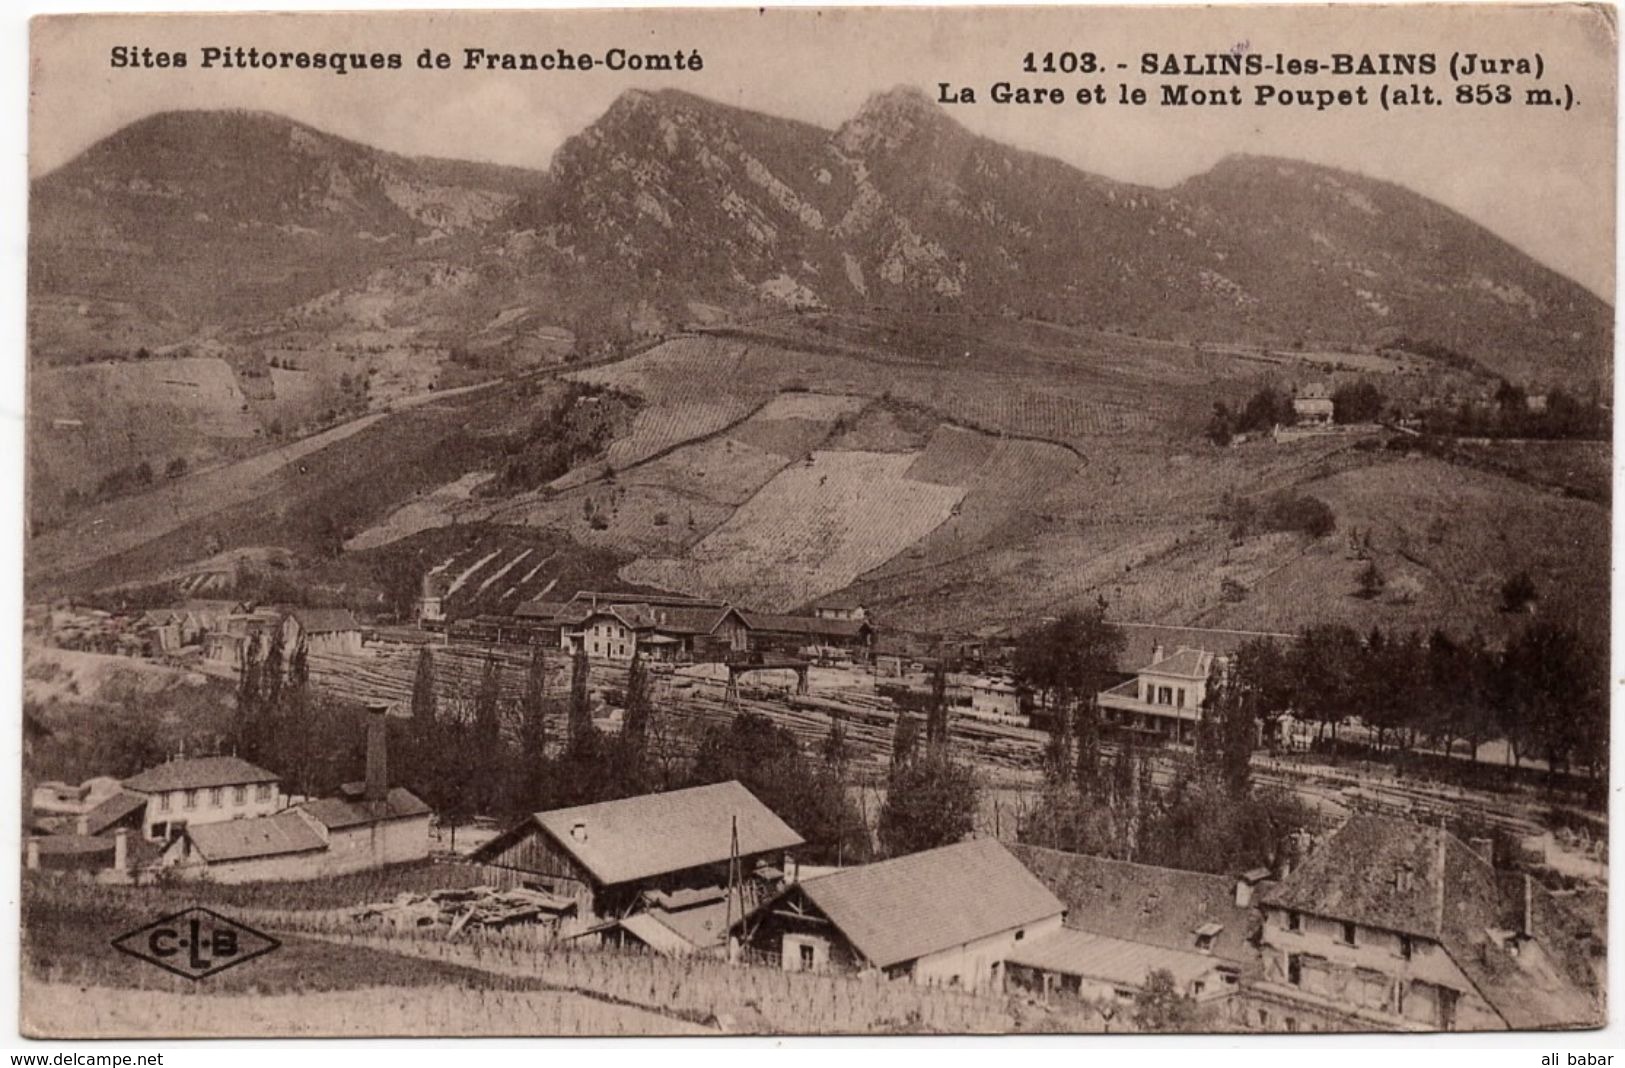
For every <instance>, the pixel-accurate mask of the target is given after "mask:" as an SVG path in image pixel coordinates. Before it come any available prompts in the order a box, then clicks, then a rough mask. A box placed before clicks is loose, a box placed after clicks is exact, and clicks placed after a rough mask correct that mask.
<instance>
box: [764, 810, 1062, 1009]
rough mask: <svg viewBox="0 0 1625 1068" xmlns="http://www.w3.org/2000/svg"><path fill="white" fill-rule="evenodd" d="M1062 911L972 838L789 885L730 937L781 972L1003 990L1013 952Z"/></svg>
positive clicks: (1017, 864)
mask: <svg viewBox="0 0 1625 1068" xmlns="http://www.w3.org/2000/svg"><path fill="white" fill-rule="evenodd" d="M1065 913H1066V906H1065V905H1064V904H1063V903H1062V902H1061V900H1060V899H1059V898H1057V897H1056V896H1055V895H1054V894H1053V893H1051V892H1050V891H1049V889H1048V888H1046V887H1045V886H1044V884H1043V883H1042V882H1040V881H1039V880H1038V878H1037V877H1036V876H1034V875H1033V874H1032V872H1030V871H1028V870H1027V868H1026V867H1024V866H1023V865H1022V863H1021V861H1019V860H1017V859H1016V857H1015V856H1014V854H1012V853H1011V852H1010V850H1009V849H1008V848H1006V847H1005V845H1004V844H1003V843H1001V842H999V841H998V840H997V839H993V838H977V839H972V840H971V841H968V842H958V843H955V844H953V845H947V846H942V847H940V848H938V849H928V850H925V851H924V852H920V853H910V854H908V855H906V856H901V857H893V858H892V859H890V860H883V861H880V862H878V863H875V864H865V865H862V866H861V867H855V868H846V869H843V870H841V871H837V872H832V873H830V874H827V875H820V876H817V877H815V878H811V879H804V880H802V881H800V882H796V883H792V884H790V885H788V886H786V887H785V888H784V889H783V890H782V891H780V892H779V893H778V894H776V895H774V896H773V897H771V898H769V899H767V900H766V901H764V902H762V903H761V904H760V905H758V906H757V907H756V908H755V909H754V910H752V911H751V912H750V913H749V914H748V915H747V916H746V917H745V918H744V919H743V920H741V921H740V922H739V923H738V924H737V925H736V926H735V927H734V932H735V935H736V936H737V937H738V938H740V940H741V942H742V943H743V944H744V945H745V946H746V947H747V948H748V949H749V950H750V951H751V952H752V953H753V954H754V955H755V956H756V957H757V958H758V959H760V960H766V961H770V962H774V963H777V964H778V966H779V967H781V968H783V969H784V970H786V971H814V972H821V971H845V972H878V973H880V974H882V975H885V976H886V977H887V978H890V979H904V980H907V981H909V982H913V983H918V984H921V985H931V986H951V987H960V988H963V989H966V990H984V991H986V990H992V991H1002V990H1003V989H1004V969H1005V963H1006V961H1007V960H1008V959H1009V958H1010V955H1011V954H1012V953H1013V952H1018V951H1020V950H1021V949H1022V947H1023V946H1024V944H1027V943H1037V942H1039V941H1040V940H1042V939H1044V938H1046V937H1048V936H1051V935H1054V934H1056V933H1057V932H1059V931H1060V929H1061V920H1062V918H1063V916H1064V915H1065Z"/></svg>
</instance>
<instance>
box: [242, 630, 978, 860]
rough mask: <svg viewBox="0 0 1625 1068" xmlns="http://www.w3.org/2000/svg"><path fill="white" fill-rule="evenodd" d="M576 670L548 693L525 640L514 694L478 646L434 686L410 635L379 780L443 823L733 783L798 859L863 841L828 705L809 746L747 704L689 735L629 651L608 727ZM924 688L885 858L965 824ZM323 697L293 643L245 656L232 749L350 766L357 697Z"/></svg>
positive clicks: (304, 777) (938, 710) (330, 774)
mask: <svg viewBox="0 0 1625 1068" xmlns="http://www.w3.org/2000/svg"><path fill="white" fill-rule="evenodd" d="M590 672H591V668H590V665H589V663H588V661H587V658H586V656H585V654H583V653H577V654H576V655H575V656H574V657H572V658H571V661H570V666H569V670H568V673H567V675H566V680H567V681H565V683H564V686H563V687H562V688H560V692H557V693H555V692H553V691H552V690H551V689H550V688H549V682H550V679H549V665H548V663H547V659H546V657H545V656H544V654H543V652H542V650H541V649H540V648H536V649H534V650H533V652H532V655H531V659H530V662H529V664H528V666H527V668H526V674H525V684H524V686H523V690H522V693H521V695H520V696H519V697H517V698H512V697H507V696H504V686H503V675H502V673H503V668H502V666H501V663H500V662H499V661H498V660H497V659H496V658H495V657H489V658H487V660H486V662H485V664H484V666H483V668H482V671H481V673H480V677H479V679H478V682H477V683H476V684H475V685H474V686H473V687H472V688H471V690H472V692H450V693H448V692H444V690H443V688H442V687H441V686H440V685H439V683H438V680H437V678H436V668H435V660H434V655H433V652H432V650H430V649H429V648H427V647H425V648H424V649H422V650H421V651H420V652H419V655H418V662H417V667H416V673H415V676H414V679H413V685H412V695H411V700H410V706H409V709H408V714H407V715H405V716H392V717H390V723H389V727H390V751H391V754H392V756H391V771H392V773H393V778H394V782H395V783H396V784H398V785H405V786H407V787H408V788H410V789H411V790H412V791H413V792H414V793H416V794H418V796H420V797H421V798H422V799H423V800H424V801H425V802H427V803H428V804H429V805H430V807H431V808H433V809H434V810H435V812H436V813H437V814H438V815H439V817H440V819H441V820H442V821H444V822H446V823H448V824H450V825H452V826H456V825H458V824H461V823H465V822H467V821H468V820H470V819H471V818H473V817H475V816H485V817H490V818H493V819H496V820H499V821H503V822H507V821H512V820H516V819H519V818H522V817H523V816H524V815H525V814H527V813H531V812H538V811H546V810H548V809H555V808H565V807H570V806H574V805H583V804H592V803H596V802H600V801H611V800H616V799H619V798H623V797H632V796H637V795H641V794H646V793H657V792H663V791H668V790H676V789H682V788H684V787H689V786H701V785H706V784H710V783H718V782H726V781H729V780H737V781H739V782H741V783H742V784H744V786H745V787H746V788H747V789H749V790H750V791H751V793H752V794H754V795H755V796H756V797H757V798H758V799H760V800H761V801H762V802H763V803H764V804H765V805H766V806H767V807H768V808H770V809H772V810H773V811H774V812H775V813H776V814H778V816H779V817H780V818H781V819H783V820H784V821H785V822H786V823H787V824H789V825H790V827H791V828H792V829H794V830H795V831H796V832H797V833H798V834H800V835H801V836H802V837H803V838H804V839H806V841H807V845H806V846H805V847H804V848H803V849H802V850H800V851H799V852H800V855H801V856H802V857H803V858H804V859H806V860H808V861H810V862H812V863H831V864H852V863H861V862H863V861H866V860H869V859H870V858H871V857H872V856H874V855H875V854H876V852H877V844H876V842H875V840H874V836H872V835H871V833H870V828H869V825H868V821H867V819H866V818H865V816H864V814H863V812H862V811H861V810H860V809H859V807H858V805H857V804H856V803H855V802H854V800H853V794H854V789H855V787H856V786H857V783H856V781H855V777H854V774H853V768H852V758H851V752H850V746H849V743H848V742H847V739H846V731H845V727H844V725H843V724H842V722H841V720H840V718H839V717H835V718H834V719H832V722H831V725H830V730H829V734H828V735H827V736H826V738H825V739H824V740H823V741H822V743H821V744H820V745H819V746H817V747H816V750H815V751H813V752H808V751H806V750H805V749H804V748H803V746H802V745H801V743H800V742H799V741H798V740H797V738H796V736H795V735H794V734H793V733H792V732H791V731H789V730H788V729H786V728H785V727H783V726H780V725H779V724H776V723H774V722H773V721H772V720H771V719H770V718H768V717H767V716H765V715H762V714H760V713H756V712H748V711H746V712H740V713H738V714H736V715H735V716H733V717H732V718H730V719H729V720H727V721H726V722H722V723H715V724H710V725H708V726H706V727H704V728H703V729H701V730H699V731H697V732H694V731H691V730H690V729H689V728H687V727H686V723H687V720H683V719H678V718H677V717H671V716H668V715H666V714H665V713H664V712H663V710H661V709H660V708H658V707H657V705H656V702H655V699H654V694H653V687H652V685H651V680H650V675H649V671H648V668H647V665H646V664H644V663H643V661H642V660H641V658H634V659H633V661H632V663H631V665H630V667H629V669H628V673H627V681H626V687H625V690H624V692H623V693H622V694H620V695H619V697H618V701H619V704H620V705H621V707H622V719H621V727H620V730H619V731H607V730H604V729H603V728H602V727H600V726H599V724H598V723H596V722H595V720H594V717H593V699H592V696H591V688H590V681H591V680H590ZM935 697H936V704H935V705H934V707H933V708H932V710H931V711H930V712H929V714H928V715H927V720H928V722H927V726H926V734H927V737H926V740H925V743H924V744H923V745H922V746H918V747H916V746H915V744H914V743H913V742H912V741H906V740H905V743H904V746H903V748H902V750H901V751H900V753H899V754H898V755H897V756H896V757H894V760H893V762H892V766H891V773H890V776H889V778H888V783H887V791H886V801H885V804H884V805H883V806H882V810H881V812H880V815H879V820H878V823H879V846H878V848H879V850H882V851H884V852H885V853H887V854H888V855H896V854H899V853H904V852H913V851H916V850H919V849H926V848H931V847H933V846H936V845H943V844H947V843H949V842H953V841H958V840H959V839H960V838H962V837H964V835H965V834H967V833H968V832H969V831H970V829H971V825H972V821H973V818H974V813H975V805H976V783H975V776H974V774H973V772H972V770H971V768H970V766H969V765H968V764H965V763H962V762H960V761H958V760H955V759H954V758H952V757H951V756H950V755H949V753H948V748H947V727H946V724H947V715H948V711H947V702H946V686H945V682H944V683H943V684H940V685H939V686H938V687H937V688H936V690H935ZM336 707H337V706H329V705H328V704H326V703H324V702H321V701H318V700H315V699H314V698H313V697H312V695H311V692H310V685H309V680H308V673H307V672H306V669H305V667H304V654H303V651H302V648H301V650H298V651H296V652H295V653H294V655H293V657H292V658H291V659H289V660H288V661H287V662H286V664H284V663H283V657H282V653H281V645H280V637H278V638H276V639H274V640H273V641H272V643H271V645H270V648H269V651H268V652H267V653H266V654H265V655H264V656H263V657H261V656H251V657H250V658H249V659H247V660H245V661H244V664H243V667H242V670H241V673H240V684H239V694H238V708H239V713H238V723H239V743H238V744H239V751H240V752H241V753H242V755H244V756H245V757H247V758H248V759H251V760H254V761H255V762H256V763H260V764H262V765H263V766H265V767H267V768H269V769H271V770H273V771H276V772H278V773H279V774H281V775H283V776H284V778H285V779H286V780H287V781H288V782H289V783H290V788H292V787H293V785H294V784H301V785H300V789H301V792H308V790H306V789H305V787H304V785H303V784H307V783H308V784H311V788H321V789H331V788H334V787H336V786H337V785H338V783H339V782H342V781H343V774H342V772H344V771H349V772H351V773H352V776H351V777H354V774H353V773H354V772H355V769H356V768H357V767H359V766H360V763H359V761H361V760H362V756H363V753H364V750H363V748H362V738H363V732H362V731H361V729H360V722H359V720H358V719H357V718H356V710H355V709H353V708H346V709H343V712H344V714H343V715H336V716H334V715H330V713H331V711H332V710H333V708H336ZM318 709H320V710H322V711H321V714H320V715H318V714H317V710H318ZM329 718H331V719H332V720H333V722H332V723H331V724H330V723H328V719H329ZM898 718H899V723H900V725H901V727H900V729H901V731H902V733H903V734H904V735H908V734H910V732H913V733H914V734H917V732H918V724H917V723H916V719H917V717H915V716H911V715H909V714H907V713H900V715H899V717H898ZM558 724H562V731H560V730H558V729H557V728H556V726H555V725H558ZM346 731H347V732H348V736H346V735H345V734H344V732H346ZM555 733H556V734H558V735H559V736H558V737H555V736H554V734H555ZM324 753H325V754H326V755H325V756H324V755H323V754H324Z"/></svg>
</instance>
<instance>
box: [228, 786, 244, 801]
mask: <svg viewBox="0 0 1625 1068" xmlns="http://www.w3.org/2000/svg"><path fill="white" fill-rule="evenodd" d="M231 803H232V804H234V805H246V804H248V787H246V786H233V787H232V788H231Z"/></svg>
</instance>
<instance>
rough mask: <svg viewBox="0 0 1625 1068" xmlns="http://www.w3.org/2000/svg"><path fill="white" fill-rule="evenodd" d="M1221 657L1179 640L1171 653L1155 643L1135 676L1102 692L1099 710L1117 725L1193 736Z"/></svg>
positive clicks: (1171, 737) (1174, 737)
mask: <svg viewBox="0 0 1625 1068" xmlns="http://www.w3.org/2000/svg"><path fill="white" fill-rule="evenodd" d="M1223 663H1224V660H1223V658H1222V657H1220V656H1218V655H1217V654H1214V653H1210V652H1208V651H1207V650H1206V649H1193V648H1190V647H1188V646H1181V647H1180V648H1179V649H1178V650H1177V651H1175V652H1174V653H1173V654H1171V655H1169V654H1167V653H1166V652H1165V651H1164V649H1163V647H1162V646H1161V645H1157V646H1156V647H1155V648H1154V649H1153V650H1152V652H1151V662H1150V663H1149V664H1147V665H1146V666H1145V667H1143V668H1140V669H1139V670H1138V671H1137V672H1135V677H1134V678H1133V679H1131V680H1129V681H1128V682H1125V683H1122V684H1120V685H1117V686H1113V687H1112V688H1111V689H1109V690H1104V691H1102V692H1101V693H1100V695H1099V703H1100V711H1101V716H1102V718H1103V719H1104V720H1105V721H1106V723H1108V724H1111V725H1112V726H1114V727H1117V728H1119V729H1121V730H1128V731H1138V732H1141V733H1144V734H1149V735H1155V736H1158V737H1160V738H1163V739H1166V740H1168V741H1173V742H1180V743H1188V742H1192V741H1194V740H1195V737H1196V725H1197V722H1198V721H1199V720H1200V719H1201V718H1202V703H1203V702H1204V701H1205V700H1207V686H1208V680H1209V678H1210V677H1211V676H1212V674H1213V670H1214V668H1215V667H1217V666H1222V664H1223Z"/></svg>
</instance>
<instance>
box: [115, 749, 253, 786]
mask: <svg viewBox="0 0 1625 1068" xmlns="http://www.w3.org/2000/svg"><path fill="white" fill-rule="evenodd" d="M278 778H279V777H278V776H276V775H273V774H272V773H271V772H269V771H266V770H265V769H264V768H261V767H256V766H255V765H253V764H250V763H249V762H248V761H246V760H243V759H241V758H239V757H234V756H214V757H183V758H181V759H179V760H171V761H168V762H166V763H163V764H159V765H158V766H157V767H155V768H148V769H147V770H146V771H143V772H139V773H137V774H135V775H132V776H130V777H129V778H128V779H125V780H124V786H125V789H128V790H139V791H141V792H142V793H144V794H151V793H159V792H162V791H166V790H204V789H208V788H209V787H211V786H240V785H249V784H252V783H261V782H276V781H277V780H278Z"/></svg>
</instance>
